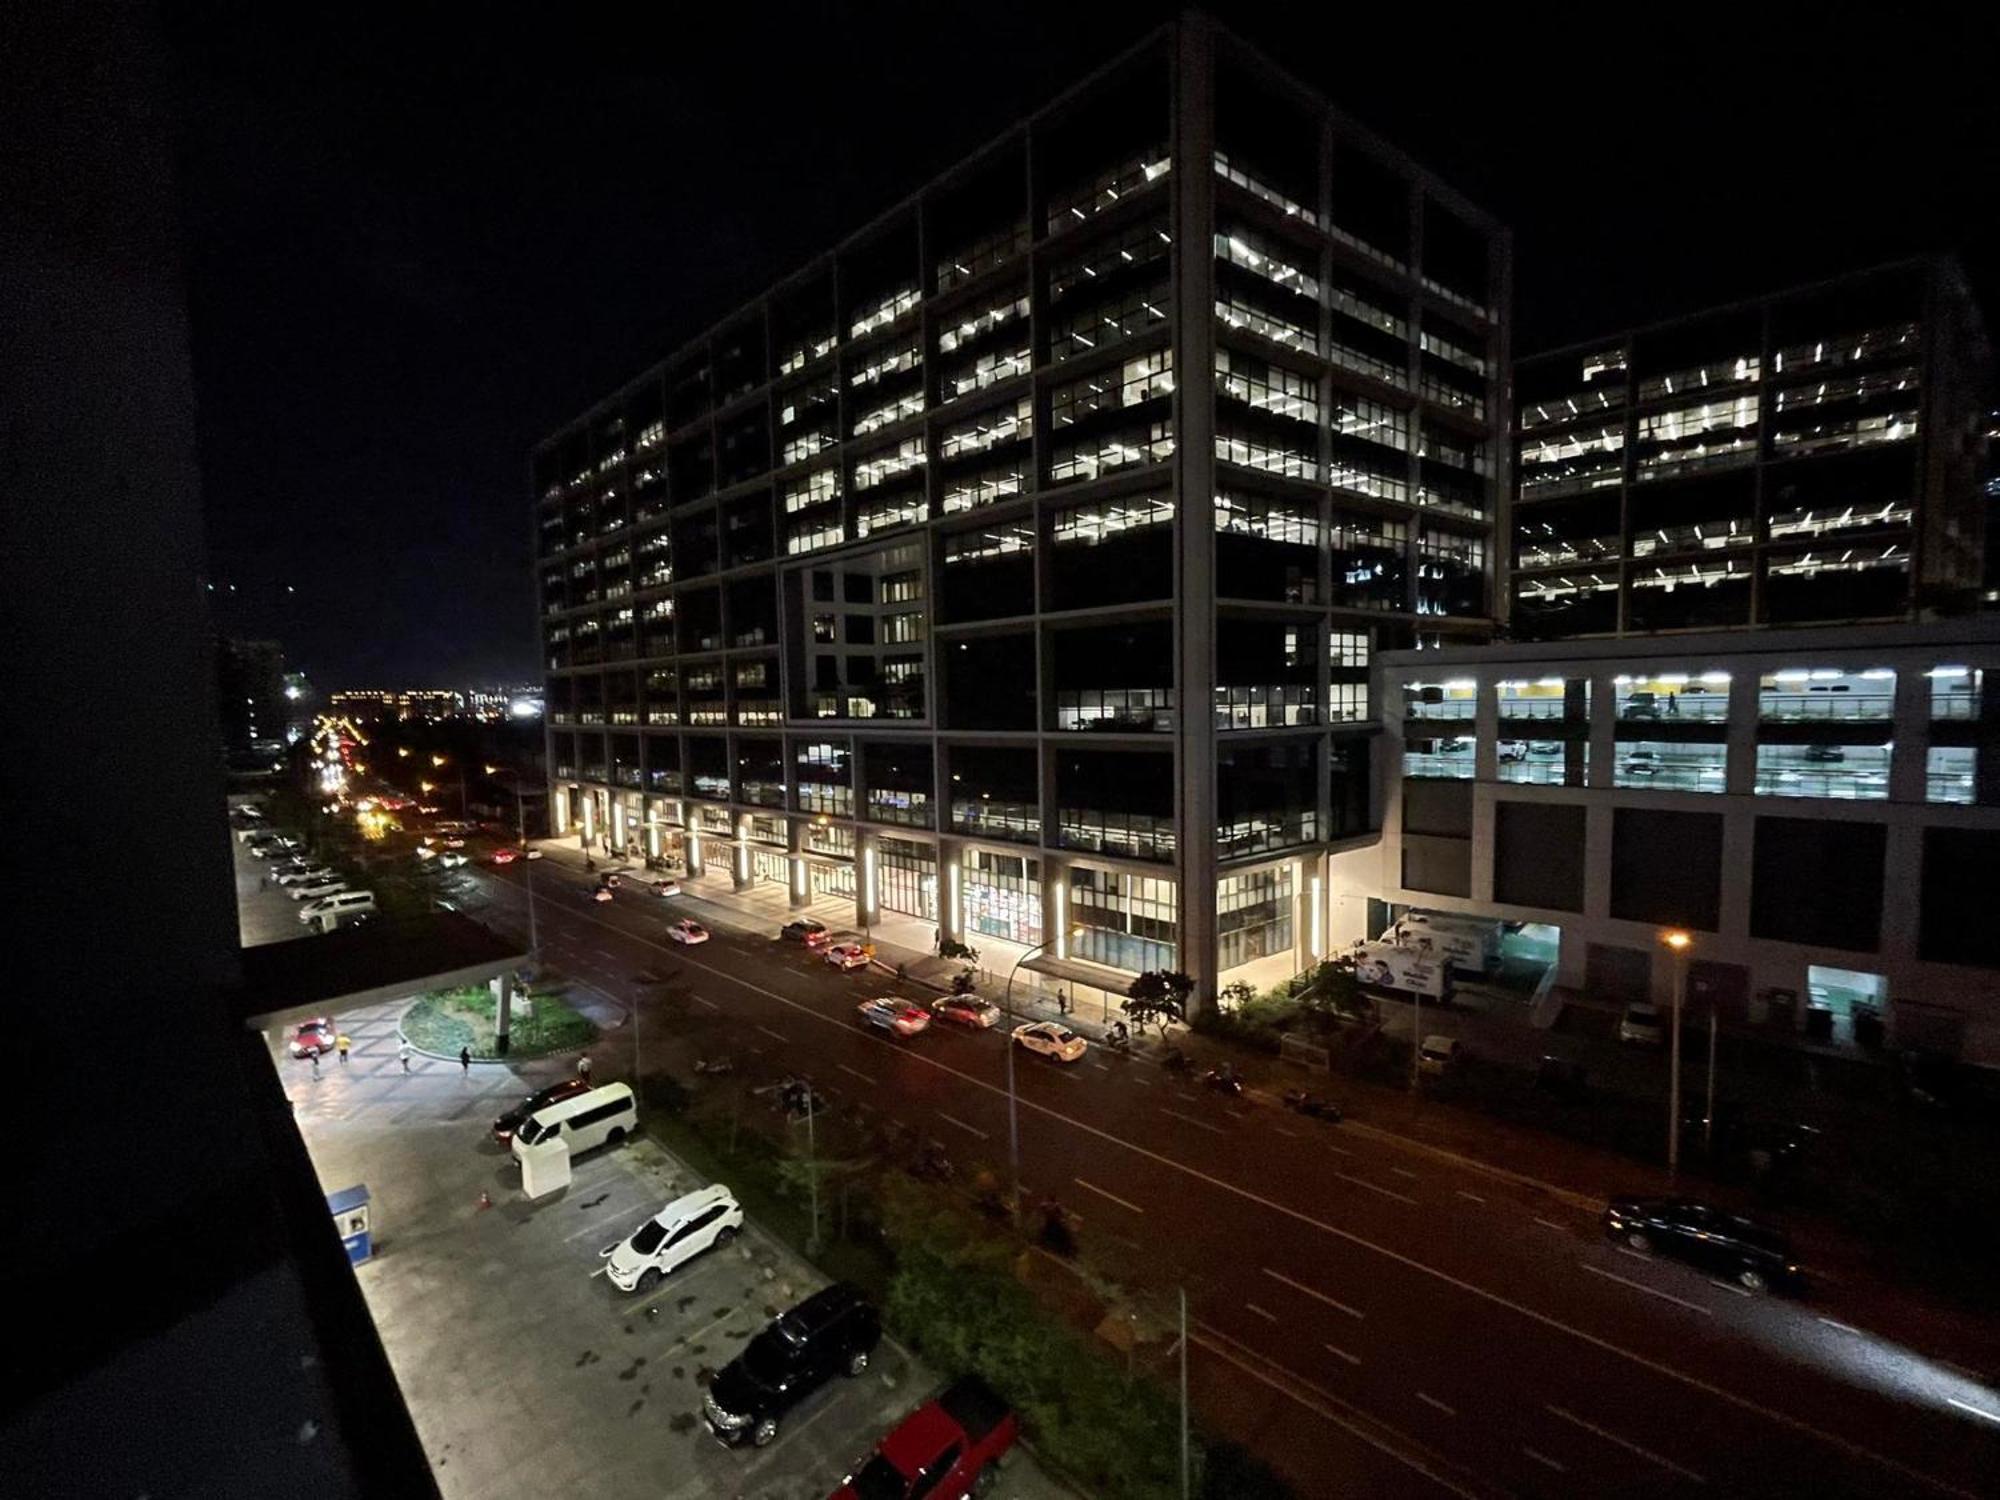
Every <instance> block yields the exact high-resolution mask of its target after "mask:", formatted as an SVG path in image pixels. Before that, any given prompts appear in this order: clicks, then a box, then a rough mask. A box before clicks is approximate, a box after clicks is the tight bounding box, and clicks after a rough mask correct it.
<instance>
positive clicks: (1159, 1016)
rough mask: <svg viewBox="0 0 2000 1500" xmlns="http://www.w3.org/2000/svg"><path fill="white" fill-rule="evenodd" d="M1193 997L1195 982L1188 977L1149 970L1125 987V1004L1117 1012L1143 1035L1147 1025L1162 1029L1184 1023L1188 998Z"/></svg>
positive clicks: (1169, 971)
mask: <svg viewBox="0 0 2000 1500" xmlns="http://www.w3.org/2000/svg"><path fill="white" fill-rule="evenodd" d="M1193 993H1194V980H1193V979H1191V978H1189V977H1188V976H1187V975H1185V974H1182V973H1178V972H1176V971H1172V970H1160V969H1148V970H1147V971H1146V972H1145V973H1143V974H1141V975H1139V976H1138V977H1137V978H1136V979H1134V980H1133V981H1132V983H1131V984H1130V985H1128V986H1127V987H1126V989H1125V1000H1124V1003H1123V1004H1121V1005H1120V1006H1119V1007H1118V1008H1119V1009H1120V1010H1122V1011H1124V1012H1125V1014H1126V1015H1127V1016H1129V1017H1130V1018H1131V1021H1132V1024H1133V1025H1134V1026H1136V1027H1138V1028H1139V1029H1140V1030H1141V1031H1144V1030H1145V1029H1146V1023H1147V1022H1149V1021H1150V1022H1152V1023H1153V1024H1154V1025H1156V1026H1161V1027H1164V1026H1166V1025H1167V1024H1168V1023H1169V1022H1172V1021H1185V1020H1186V1019H1187V1002H1188V996H1189V995H1191V994H1193Z"/></svg>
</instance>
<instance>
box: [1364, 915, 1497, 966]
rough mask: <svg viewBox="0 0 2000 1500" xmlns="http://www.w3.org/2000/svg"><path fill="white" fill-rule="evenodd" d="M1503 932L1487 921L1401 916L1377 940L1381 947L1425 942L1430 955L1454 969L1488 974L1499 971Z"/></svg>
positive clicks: (1484, 919)
mask: <svg viewBox="0 0 2000 1500" xmlns="http://www.w3.org/2000/svg"><path fill="white" fill-rule="evenodd" d="M1504 931H1505V929H1504V928H1502V927H1501V925H1500V924H1499V923H1498V922H1496V921H1493V920H1491V919H1490V918H1482V917H1461V916H1454V915H1449V914H1446V913H1442V912H1427V911H1412V912H1405V913H1404V914H1403V917H1402V919H1401V920H1400V921H1398V922H1397V923H1396V925H1395V926H1393V927H1391V928H1389V929H1388V931H1386V932H1384V933H1383V934H1382V936H1381V938H1380V941H1381V942H1385V943H1401V944H1404V945H1405V946H1407V947H1415V946H1417V945H1418V944H1419V943H1420V942H1421V941H1423V940H1425V939H1428V940H1429V942H1430V944H1431V949H1432V951H1433V952H1435V953H1437V954H1438V955H1439V956H1440V957H1442V958H1444V959H1445V960H1446V961H1448V962H1449V963H1450V964H1451V966H1452V967H1453V968H1455V969H1459V970H1461V971H1463V972H1465V973H1468V974H1490V973H1492V972H1493V971H1494V970H1495V969H1497V968H1499V967H1500V938H1501V936H1502V934H1503V932H1504Z"/></svg>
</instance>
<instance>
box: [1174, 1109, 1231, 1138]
mask: <svg viewBox="0 0 2000 1500" xmlns="http://www.w3.org/2000/svg"><path fill="white" fill-rule="evenodd" d="M1160 1113H1161V1114H1163V1115H1172V1116H1173V1117H1174V1118H1175V1119H1176V1120H1185V1121H1187V1123H1188V1124H1190V1125H1193V1126H1195V1127H1196V1128H1197V1129H1200V1130H1206V1131H1207V1132H1208V1133H1209V1134H1210V1135H1227V1134H1229V1132H1228V1131H1226V1130H1224V1129H1223V1128H1222V1127H1221V1126H1220V1125H1211V1124H1209V1123H1208V1121H1206V1120H1197V1119H1196V1118H1195V1117H1194V1116H1193V1115H1184V1114H1182V1113H1181V1112H1180V1111H1179V1110H1177V1109H1167V1108H1165V1107H1162V1108H1161V1110H1160Z"/></svg>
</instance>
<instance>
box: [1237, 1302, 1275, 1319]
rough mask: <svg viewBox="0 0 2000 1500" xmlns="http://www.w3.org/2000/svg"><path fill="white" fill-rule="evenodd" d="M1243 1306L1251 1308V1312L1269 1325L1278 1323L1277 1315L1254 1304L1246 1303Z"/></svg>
mask: <svg viewBox="0 0 2000 1500" xmlns="http://www.w3.org/2000/svg"><path fill="white" fill-rule="evenodd" d="M1243 1305H1244V1306H1245V1307H1247V1308H1249V1309H1250V1311H1251V1312H1253V1313H1255V1314H1256V1315H1257V1316H1258V1317H1260V1318H1262V1319H1263V1320H1264V1321H1265V1322H1267V1323H1275V1322H1277V1321H1278V1315H1277V1314H1276V1313H1274V1312H1265V1311H1264V1309H1263V1308H1261V1307H1259V1306H1258V1305H1257V1304H1256V1303H1254V1302H1246V1303H1244V1304H1243Z"/></svg>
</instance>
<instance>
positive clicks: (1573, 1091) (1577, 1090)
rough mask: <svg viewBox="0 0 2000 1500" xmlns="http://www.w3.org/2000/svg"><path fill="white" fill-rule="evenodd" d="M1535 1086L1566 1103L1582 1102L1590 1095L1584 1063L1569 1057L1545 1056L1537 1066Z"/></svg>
mask: <svg viewBox="0 0 2000 1500" xmlns="http://www.w3.org/2000/svg"><path fill="white" fill-rule="evenodd" d="M1535 1087H1536V1089H1538V1090H1539V1091H1540V1092H1542V1093H1544V1094H1547V1095H1549V1096H1550V1097H1551V1098H1555V1099H1560V1100H1562V1101H1563V1102H1564V1103H1565V1104H1576V1103H1580V1102H1581V1101H1582V1100H1584V1099H1587V1098H1589V1097H1590V1084H1589V1081H1588V1078H1587V1075H1586V1074H1585V1073H1584V1070H1583V1064H1582V1063H1580V1062H1577V1061H1575V1060H1574V1059H1572V1058H1567V1057H1556V1056H1554V1055H1550V1056H1547V1057H1544V1058H1543V1059H1542V1060H1541V1062H1540V1063H1539V1064H1537V1065H1536V1068H1535Z"/></svg>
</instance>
